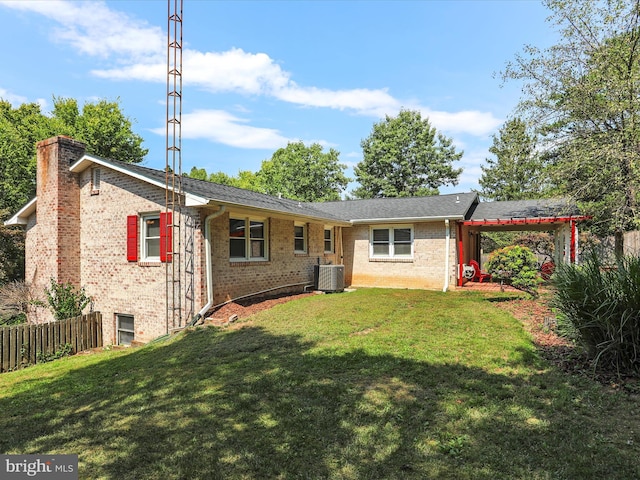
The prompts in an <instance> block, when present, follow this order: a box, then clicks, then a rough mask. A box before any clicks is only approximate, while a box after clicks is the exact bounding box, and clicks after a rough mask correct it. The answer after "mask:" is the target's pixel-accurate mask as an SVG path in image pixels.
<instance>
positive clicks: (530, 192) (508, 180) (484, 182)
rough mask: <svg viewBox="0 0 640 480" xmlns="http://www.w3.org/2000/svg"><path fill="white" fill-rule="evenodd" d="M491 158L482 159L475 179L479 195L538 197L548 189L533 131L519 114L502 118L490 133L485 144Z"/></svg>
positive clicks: (516, 198) (499, 198)
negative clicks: (497, 128) (488, 144)
mask: <svg viewBox="0 0 640 480" xmlns="http://www.w3.org/2000/svg"><path fill="white" fill-rule="evenodd" d="M489 152H490V153H492V154H493V155H494V156H495V158H487V159H485V162H486V165H481V166H480V168H481V169H482V176H481V177H480V179H479V183H480V186H481V187H482V190H481V192H480V193H481V195H482V196H483V197H485V198H489V199H492V200H525V199H531V198H539V197H540V196H543V195H544V191H545V190H546V189H548V183H549V182H548V181H547V178H546V171H545V165H544V163H545V162H544V160H543V159H544V157H543V156H542V155H540V154H539V153H538V151H537V149H536V138H535V135H533V134H530V133H529V132H528V131H527V125H526V123H525V122H524V121H523V120H522V119H520V118H514V119H511V120H508V121H507V122H505V124H504V125H503V126H502V128H501V129H500V131H499V132H498V135H493V145H492V146H491V147H490V148H489Z"/></svg>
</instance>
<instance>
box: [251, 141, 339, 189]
mask: <svg viewBox="0 0 640 480" xmlns="http://www.w3.org/2000/svg"><path fill="white" fill-rule="evenodd" d="M339 155H340V153H339V152H338V151H337V150H334V149H333V148H331V149H329V151H328V152H323V151H322V146H321V145H320V144H318V143H314V144H312V145H310V146H308V147H307V146H306V145H305V144H304V143H302V142H295V143H289V144H288V145H287V146H286V147H285V148H280V149H278V150H276V151H275V153H274V154H273V156H272V157H271V159H270V160H264V161H263V162H262V166H261V167H260V171H259V172H258V177H259V178H260V182H261V184H262V186H263V187H264V189H265V192H266V193H268V194H270V195H282V196H283V197H286V198H290V199H293V200H301V201H305V202H323V201H330V200H340V194H341V192H342V190H344V189H345V188H346V186H347V184H348V183H349V179H348V178H347V177H346V176H345V174H344V170H345V169H346V168H347V167H346V165H343V164H341V163H339V158H338V157H339Z"/></svg>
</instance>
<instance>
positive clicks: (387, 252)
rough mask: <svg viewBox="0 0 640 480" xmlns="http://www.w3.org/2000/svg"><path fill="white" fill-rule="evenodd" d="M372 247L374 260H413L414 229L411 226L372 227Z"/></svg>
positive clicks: (371, 254)
mask: <svg viewBox="0 0 640 480" xmlns="http://www.w3.org/2000/svg"><path fill="white" fill-rule="evenodd" d="M370 247H371V249H370V256H371V257H372V258H412V256H413V227H411V226H410V225H396V226H384V227H383V226H380V227H372V228H371V232H370Z"/></svg>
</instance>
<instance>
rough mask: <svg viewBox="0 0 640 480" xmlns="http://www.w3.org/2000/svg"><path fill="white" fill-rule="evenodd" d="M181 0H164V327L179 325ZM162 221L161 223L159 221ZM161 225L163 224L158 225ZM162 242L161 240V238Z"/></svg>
mask: <svg viewBox="0 0 640 480" xmlns="http://www.w3.org/2000/svg"><path fill="white" fill-rule="evenodd" d="M182 2H183V0H167V3H168V24H167V124H166V127H167V130H166V165H165V183H166V185H165V222H164V224H165V225H166V231H165V238H166V240H165V242H166V244H165V245H166V252H167V259H166V263H165V276H166V295H165V297H166V304H167V305H166V306H167V317H166V328H167V333H168V332H169V330H170V329H172V328H177V327H181V326H182V284H181V278H182V258H181V257H182V232H181V231H182V204H183V201H184V200H183V199H184V195H183V193H184V192H183V190H182ZM160 223H161V224H162V223H163V222H160ZM161 226H162V225H161ZM161 241H162V240H161Z"/></svg>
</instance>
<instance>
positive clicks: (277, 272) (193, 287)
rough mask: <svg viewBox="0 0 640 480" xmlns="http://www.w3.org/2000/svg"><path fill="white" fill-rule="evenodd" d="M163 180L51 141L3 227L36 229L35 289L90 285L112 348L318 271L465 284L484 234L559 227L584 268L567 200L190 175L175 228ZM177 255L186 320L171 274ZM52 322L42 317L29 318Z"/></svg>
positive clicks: (31, 266) (562, 243)
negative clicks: (299, 191) (334, 194)
mask: <svg viewBox="0 0 640 480" xmlns="http://www.w3.org/2000/svg"><path fill="white" fill-rule="evenodd" d="M165 180H166V179H165V172H163V171H160V170H154V169H150V168H146V167H143V166H140V165H134V164H127V163H123V162H119V161H115V160H109V159H104V158H99V157H96V156H92V155H88V154H86V153H85V146H84V144H82V143H80V142H78V141H76V140H73V139H71V138H68V137H63V136H58V137H54V138H50V139H47V140H43V141H41V142H39V143H38V145H37V190H36V197H35V198H34V199H33V200H31V201H30V202H29V203H27V204H26V205H25V206H24V207H23V208H22V209H21V210H20V211H19V212H17V213H16V214H15V215H14V216H13V217H12V218H11V219H9V220H8V221H7V222H5V223H6V224H8V225H24V226H25V228H26V266H25V267H26V281H27V282H28V283H30V284H31V285H32V286H33V287H34V288H35V289H36V291H43V290H44V288H45V287H48V286H49V283H50V280H51V279H54V280H56V281H57V282H60V283H71V284H73V285H75V286H78V287H80V286H82V287H84V289H85V291H86V293H87V294H88V295H89V296H91V297H92V299H93V308H94V309H95V310H98V311H100V312H102V315H103V322H104V324H103V333H104V342H105V343H107V344H108V343H113V344H118V343H129V342H131V341H132V340H135V341H140V342H147V341H149V340H152V339H153V338H155V337H158V336H160V335H163V334H166V333H168V332H169V331H171V330H173V329H174V328H180V327H183V326H184V325H185V323H188V322H189V321H190V320H191V319H192V318H194V317H195V316H197V315H206V313H207V311H209V310H211V308H212V307H215V306H216V305H219V304H221V303H224V302H225V301H229V300H232V299H237V298H241V297H244V296H250V295H254V294H265V293H267V292H274V293H275V292H285V291H291V292H295V291H297V292H300V291H302V290H303V289H305V288H311V287H312V286H313V280H314V268H315V266H316V265H318V264H321V265H327V264H333V265H339V264H342V265H344V283H345V285H347V286H353V287H396V288H423V289H441V290H443V291H447V290H449V289H454V288H457V287H461V286H462V285H463V283H464V274H465V268H466V265H465V264H466V263H467V261H468V260H469V259H479V258H480V242H479V237H480V233H481V231H483V230H486V229H519V230H526V229H545V230H554V231H555V232H556V242H557V244H558V247H559V248H557V249H556V251H558V252H560V255H563V256H562V257H561V258H558V259H557V261H567V262H568V261H574V260H575V248H576V241H575V239H576V238H577V235H576V221H577V220H579V219H581V218H583V217H578V216H576V215H575V214H572V215H570V214H564V215H563V216H560V215H559V213H558V212H560V211H561V208H564V209H565V210H564V211H566V208H565V207H564V204H561V202H555V203H554V202H550V201H544V202H543V201H535V202H487V203H480V202H479V200H478V196H477V194H476V193H461V194H453V195H440V196H434V197H422V198H386V199H371V200H349V201H339V202H327V203H304V202H298V201H293V200H288V199H283V198H277V197H273V196H269V195H264V194H260V193H256V192H252V191H248V190H243V189H238V188H234V187H229V186H225V185H218V184H215V183H211V182H206V181H201V180H196V179H191V178H187V177H184V178H183V179H182V192H183V201H182V205H183V206H182V207H181V209H180V211H179V212H178V215H179V216H180V217H181V218H179V219H176V218H174V219H172V218H171V213H170V212H167V210H166V207H165V204H166V187H165V185H166V183H165ZM178 215H177V216H178ZM172 225H173V226H176V227H173V228H178V229H179V230H181V233H180V238H181V240H180V241H176V240H174V239H175V238H176V236H175V235H174V233H175V232H172V231H171V228H172ZM177 226H179V227H177ZM247 232H248V233H247ZM177 255H182V258H183V259H184V260H183V261H182V262H181V263H182V264H183V267H182V271H181V273H180V274H179V275H180V278H181V284H182V288H181V290H180V291H181V292H182V293H181V299H180V300H181V301H180V303H179V305H180V310H181V313H180V316H179V317H180V320H179V321H178V322H177V323H176V322H175V318H174V319H173V320H171V319H170V315H168V314H167V308H166V305H167V303H168V302H167V300H166V299H167V297H168V296H170V295H172V293H170V290H169V289H168V288H167V278H168V276H167V274H166V273H167V269H168V268H169V266H170V265H172V264H175V263H177V262H175V260H174V258H172V256H177ZM171 278H174V277H171ZM51 319H52V317H51V314H50V312H48V311H47V310H46V309H43V308H40V309H38V308H35V309H34V311H33V312H32V315H31V320H33V321H49V320H51Z"/></svg>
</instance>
